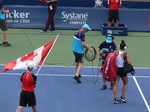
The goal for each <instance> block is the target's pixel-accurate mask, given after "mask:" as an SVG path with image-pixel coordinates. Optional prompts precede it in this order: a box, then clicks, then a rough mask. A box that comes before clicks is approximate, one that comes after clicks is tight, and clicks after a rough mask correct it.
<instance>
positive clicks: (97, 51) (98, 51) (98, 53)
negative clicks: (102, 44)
mask: <svg viewBox="0 0 150 112" xmlns="http://www.w3.org/2000/svg"><path fill="white" fill-rule="evenodd" d="M100 51H101V49H100V48H98V49H97V50H96V53H97V55H98V57H99V58H100V59H102V56H101V55H100Z"/></svg>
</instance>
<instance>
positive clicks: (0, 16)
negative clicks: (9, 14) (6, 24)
mask: <svg viewBox="0 0 150 112" xmlns="http://www.w3.org/2000/svg"><path fill="white" fill-rule="evenodd" d="M4 7H5V5H4V3H3V1H2V0H0V19H5V14H4V13H3V12H2V11H1V9H2V8H4Z"/></svg>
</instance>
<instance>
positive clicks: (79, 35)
mask: <svg viewBox="0 0 150 112" xmlns="http://www.w3.org/2000/svg"><path fill="white" fill-rule="evenodd" d="M82 41H85V34H84V32H83V31H77V32H75V34H74V38H73V44H72V50H73V51H74V52H76V53H79V54H84V47H83V46H82Z"/></svg>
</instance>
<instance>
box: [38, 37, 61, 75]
mask: <svg viewBox="0 0 150 112" xmlns="http://www.w3.org/2000/svg"><path fill="white" fill-rule="evenodd" d="M58 37H59V35H57V36H56V38H55V41H54V43H53V45H52V47H51V48H50V50H49V52H48V54H47V55H46V57H45V59H44V61H43V63H42V65H41V66H40V68H39V70H38V71H37V73H36V76H37V75H38V73H39V72H40V70H41V68H42V66H43V64H44V62H45V60H46V59H47V57H48V55H49V53H50V52H51V50H52V48H53V46H54V44H55V43H56V41H57V39H58Z"/></svg>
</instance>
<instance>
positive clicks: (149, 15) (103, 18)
mask: <svg viewBox="0 0 150 112" xmlns="http://www.w3.org/2000/svg"><path fill="white" fill-rule="evenodd" d="M47 8H48V7H47V6H21V5H20V6H15V5H7V6H6V7H5V9H8V10H11V12H12V13H13V15H14V19H13V18H12V17H11V14H10V13H9V14H6V18H7V22H8V24H10V27H13V28H40V29H42V28H44V26H45V23H46V21H47V16H48V15H47V14H48V12H47ZM107 12H108V8H83V7H58V8H57V11H56V14H55V16H54V20H55V27H56V29H79V28H80V27H81V26H82V25H83V24H85V23H87V24H89V25H90V27H91V28H92V30H101V24H102V23H107V18H108V14H107ZM119 12H120V15H119V17H120V21H119V23H120V24H126V26H127V28H128V31H150V9H120V10H119Z"/></svg>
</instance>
